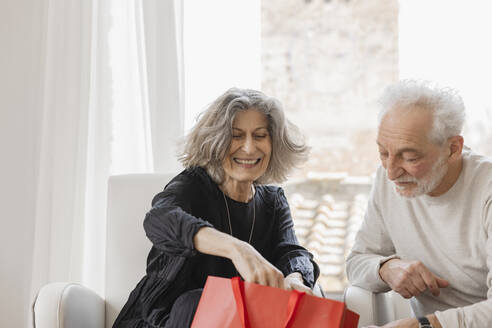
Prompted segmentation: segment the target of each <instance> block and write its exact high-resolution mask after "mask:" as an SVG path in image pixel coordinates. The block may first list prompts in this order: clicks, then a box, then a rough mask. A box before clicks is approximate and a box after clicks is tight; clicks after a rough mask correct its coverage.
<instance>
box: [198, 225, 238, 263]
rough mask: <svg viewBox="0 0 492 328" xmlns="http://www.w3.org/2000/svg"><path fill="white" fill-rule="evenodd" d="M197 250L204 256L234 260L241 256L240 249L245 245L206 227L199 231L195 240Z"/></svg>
mask: <svg viewBox="0 0 492 328" xmlns="http://www.w3.org/2000/svg"><path fill="white" fill-rule="evenodd" d="M193 243H194V244H195V245H194V246H195V249H196V250H197V251H199V252H200V253H203V254H208V255H214V256H220V257H225V258H228V259H230V260H233V259H234V258H236V257H237V256H238V255H239V253H240V252H239V249H240V248H241V247H244V246H242V245H241V243H242V244H244V242H242V241H241V240H239V239H236V238H234V237H232V236H230V235H228V234H226V233H223V232H220V231H218V230H216V229H214V228H210V227H204V228H201V229H200V230H198V232H197V233H196V234H195V236H194V238H193Z"/></svg>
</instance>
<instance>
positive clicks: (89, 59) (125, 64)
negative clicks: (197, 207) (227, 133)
mask: <svg viewBox="0 0 492 328" xmlns="http://www.w3.org/2000/svg"><path fill="white" fill-rule="evenodd" d="M46 3H47V8H46V13H47V16H46V24H47V26H46V32H45V35H44V40H43V41H44V42H45V46H44V48H45V49H46V51H45V54H44V56H42V58H45V60H44V62H43V63H42V65H43V66H44V67H43V71H44V90H43V98H44V102H43V104H42V106H40V107H41V111H42V113H41V117H42V122H41V124H40V127H39V128H40V130H41V133H40V134H41V140H40V142H39V149H38V150H37V152H38V154H39V157H38V165H37V167H38V170H37V172H36V173H37V177H38V180H37V191H36V195H37V197H36V214H35V218H34V222H35V227H34V242H33V243H34V247H33V257H32V258H33V260H32V261H33V262H32V279H31V286H30V291H29V292H30V295H31V299H34V297H35V295H36V293H37V291H38V290H39V288H41V287H42V286H43V285H44V284H46V283H49V282H55V281H71V282H80V283H82V284H84V285H85V286H87V287H89V288H91V289H93V290H94V291H96V292H98V293H99V294H100V295H102V296H104V263H105V258H104V254H105V225H106V192H107V180H108V177H109V176H110V174H126V173H137V172H154V171H162V172H169V171H176V170H177V168H178V167H179V166H178V164H177V162H176V159H175V158H176V156H175V147H174V144H175V140H177V138H179V137H180V136H181V135H182V133H183V123H182V122H183V119H182V116H183V115H182V108H183V89H182V84H183V81H182V78H181V76H182V51H181V43H182V41H181V26H180V24H181V16H182V10H181V4H180V1H178V0H176V1H154V0H146V1H134V0H93V1H86V0H47V1H46Z"/></svg>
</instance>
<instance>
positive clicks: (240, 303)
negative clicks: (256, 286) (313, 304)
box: [231, 277, 305, 328]
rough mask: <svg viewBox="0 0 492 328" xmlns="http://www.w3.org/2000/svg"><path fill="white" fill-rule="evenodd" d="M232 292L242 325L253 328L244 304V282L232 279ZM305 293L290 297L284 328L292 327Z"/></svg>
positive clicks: (236, 278) (294, 294) (296, 291)
mask: <svg viewBox="0 0 492 328" xmlns="http://www.w3.org/2000/svg"><path fill="white" fill-rule="evenodd" d="M231 285H232V291H233V293H234V299H235V300H236V309H237V313H238V314H239V319H240V320H241V325H242V327H243V328H251V325H250V323H249V320H248V312H247V311H246V304H245V302H244V282H243V281H242V280H241V278H239V277H234V278H232V279H231ZM304 294H305V293H304V292H300V291H298V290H293V291H292V292H291V294H290V296H289V301H288V302H287V316H286V318H285V322H284V324H283V328H288V327H290V324H291V323H292V320H293V319H294V317H295V312H296V310H297V307H298V306H299V301H300V300H301V298H302V296H304Z"/></svg>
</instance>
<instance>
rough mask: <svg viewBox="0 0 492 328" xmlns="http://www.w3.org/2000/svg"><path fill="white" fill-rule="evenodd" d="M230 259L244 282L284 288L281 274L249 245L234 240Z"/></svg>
mask: <svg viewBox="0 0 492 328" xmlns="http://www.w3.org/2000/svg"><path fill="white" fill-rule="evenodd" d="M230 259H231V261H232V263H233V264H234V266H235V267H236V270H237V271H238V272H239V274H240V275H241V277H243V279H244V280H245V281H247V282H254V283H257V284H260V285H265V286H270V287H277V288H285V283H284V275H283V274H282V272H281V271H280V270H279V269H277V268H276V267H274V266H273V265H272V264H271V263H270V262H268V261H267V260H266V259H265V258H264V257H263V256H261V254H260V253H258V251H257V250H256V249H255V248H254V247H253V246H251V245H250V244H248V243H245V242H243V241H241V240H238V239H236V240H235V242H234V244H233V251H232V254H231V257H230Z"/></svg>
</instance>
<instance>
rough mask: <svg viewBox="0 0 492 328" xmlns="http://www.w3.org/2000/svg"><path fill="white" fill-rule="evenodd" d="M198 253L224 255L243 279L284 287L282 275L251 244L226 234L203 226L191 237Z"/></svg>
mask: <svg viewBox="0 0 492 328" xmlns="http://www.w3.org/2000/svg"><path fill="white" fill-rule="evenodd" d="M193 243H194V246H195V249H196V250H198V251H199V252H200V253H204V254H209V255H215V256H221V257H226V258H228V259H230V260H231V261H232V263H233V264H234V266H235V267H236V270H237V271H238V272H239V274H240V275H241V277H243V279H244V280H245V281H248V282H255V283H258V284H261V285H265V286H271V287H277V288H284V275H283V274H282V272H281V271H280V270H278V269H277V268H276V267H274V266H273V265H272V264H271V263H270V262H268V261H267V260H266V259H265V258H264V257H263V256H261V254H260V253H258V251H257V250H256V249H254V247H253V246H251V245H250V244H248V243H246V242H244V241H241V240H239V239H236V238H234V237H232V236H230V235H228V234H225V233H223V232H220V231H218V230H215V229H213V228H209V227H205V228H201V229H200V230H198V232H197V233H196V234H195V236H194V237H193Z"/></svg>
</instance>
